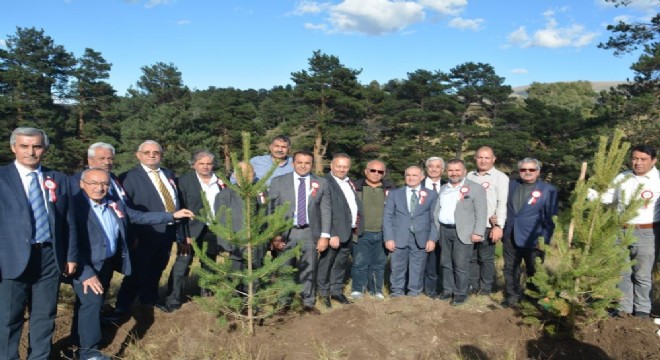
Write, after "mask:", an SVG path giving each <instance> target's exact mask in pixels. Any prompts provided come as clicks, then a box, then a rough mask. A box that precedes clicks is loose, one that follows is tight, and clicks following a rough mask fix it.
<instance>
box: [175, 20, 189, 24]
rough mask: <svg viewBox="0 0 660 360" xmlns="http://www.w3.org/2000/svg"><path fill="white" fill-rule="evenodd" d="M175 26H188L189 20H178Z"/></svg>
mask: <svg viewBox="0 0 660 360" xmlns="http://www.w3.org/2000/svg"><path fill="white" fill-rule="evenodd" d="M176 24H177V25H188V24H190V20H179V21H177V22H176Z"/></svg>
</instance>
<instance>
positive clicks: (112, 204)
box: [108, 202, 124, 219]
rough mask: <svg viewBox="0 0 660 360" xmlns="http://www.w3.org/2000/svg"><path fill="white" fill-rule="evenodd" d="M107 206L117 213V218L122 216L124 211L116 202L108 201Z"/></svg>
mask: <svg viewBox="0 0 660 360" xmlns="http://www.w3.org/2000/svg"><path fill="white" fill-rule="evenodd" d="M108 206H110V207H111V208H112V210H114V211H115V214H117V217H118V218H120V219H121V218H123V217H124V213H123V212H122V211H121V210H119V205H117V203H116V202H110V203H108Z"/></svg>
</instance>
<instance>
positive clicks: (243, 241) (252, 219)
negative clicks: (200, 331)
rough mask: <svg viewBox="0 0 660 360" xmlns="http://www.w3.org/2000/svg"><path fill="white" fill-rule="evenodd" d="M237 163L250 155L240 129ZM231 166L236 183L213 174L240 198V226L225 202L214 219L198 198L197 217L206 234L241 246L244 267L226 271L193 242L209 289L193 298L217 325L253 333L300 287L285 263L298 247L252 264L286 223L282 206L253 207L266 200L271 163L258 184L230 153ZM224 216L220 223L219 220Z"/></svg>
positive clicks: (202, 278) (228, 265)
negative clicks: (240, 153) (243, 327)
mask: <svg viewBox="0 0 660 360" xmlns="http://www.w3.org/2000/svg"><path fill="white" fill-rule="evenodd" d="M242 137H243V159H244V160H243V161H244V162H246V163H248V161H249V158H250V134H249V133H247V132H244V133H243V134H242ZM231 160H232V164H233V165H234V166H233V168H234V169H235V171H236V172H235V176H236V180H237V182H238V183H239V184H240V185H241V186H237V185H235V184H231V183H230V182H229V181H228V180H227V178H226V177H225V176H224V175H222V174H218V178H220V179H222V181H223V182H224V183H225V184H227V187H228V189H225V190H222V191H229V190H230V189H231V190H232V191H235V192H236V193H237V194H238V196H239V197H240V198H241V199H242V202H243V208H242V211H243V215H244V216H243V226H242V228H241V229H240V230H239V231H234V229H233V226H232V224H233V222H232V217H233V216H234V215H233V214H232V210H231V209H230V208H228V207H226V206H222V205H221V206H220V208H219V209H217V211H216V214H215V217H214V216H210V215H209V214H211V212H210V206H212V205H210V204H208V203H207V202H206V197H205V196H202V199H203V201H204V209H203V210H202V214H201V218H202V219H204V220H202V221H206V222H207V223H208V226H209V229H210V230H211V232H213V233H214V234H216V235H217V236H219V237H220V238H222V239H224V240H226V241H227V242H228V243H230V244H231V245H233V246H236V247H238V248H239V249H243V251H242V253H243V259H244V261H245V265H246V266H245V268H244V269H243V270H237V269H232V264H231V261H230V260H229V259H227V258H225V259H224V261H221V262H219V263H218V262H216V261H215V259H211V258H209V257H207V256H206V249H200V248H199V246H197V244H196V243H195V242H193V247H194V249H195V253H196V254H199V258H200V261H202V262H203V263H204V264H205V265H207V267H208V270H207V269H204V268H201V267H200V268H198V269H197V272H198V274H199V285H200V287H201V288H204V289H209V290H211V292H212V293H213V296H212V297H206V298H205V297H202V298H198V301H199V302H200V303H201V304H202V306H203V307H204V308H205V309H207V310H209V311H211V312H213V313H214V314H216V315H217V316H218V319H219V320H220V322H221V323H224V324H226V323H227V322H228V321H238V322H241V323H242V324H243V325H246V326H247V330H248V332H249V333H250V334H254V323H255V321H257V320H261V319H264V318H266V317H269V316H271V315H273V314H274V313H275V312H277V311H278V310H279V309H280V308H281V307H282V306H283V304H282V303H280V302H279V300H280V299H281V298H282V297H283V296H284V294H288V293H295V292H300V290H301V289H300V286H299V285H297V284H296V283H295V282H294V279H293V275H294V274H295V272H296V269H295V268H293V267H292V266H290V265H288V263H287V261H288V260H289V259H291V257H293V256H296V255H297V254H298V253H299V252H300V249H299V247H296V248H294V249H291V250H288V251H285V252H283V253H280V254H279V255H278V257H276V258H272V257H270V256H265V257H264V261H263V265H262V266H261V267H259V268H254V267H253V263H254V262H255V260H254V257H255V256H258V254H259V253H260V252H263V250H262V249H263V248H265V247H266V246H267V244H268V243H269V242H270V240H271V239H273V238H274V237H275V236H277V235H280V234H282V233H283V232H285V231H286V230H288V229H289V228H290V227H291V226H292V224H291V222H290V221H287V220H286V212H287V206H284V205H283V206H278V207H277V208H276V209H275V210H274V211H273V212H272V213H270V214H268V213H267V211H266V206H257V204H258V203H259V202H260V201H258V200H259V198H262V197H263V198H267V194H265V189H266V180H267V179H268V178H269V177H270V175H271V174H272V173H273V171H275V166H277V165H274V166H273V168H271V169H270V171H269V172H268V173H267V174H266V175H264V176H263V178H262V179H260V180H259V181H258V182H256V183H253V182H251V181H249V180H248V174H245V173H244V172H243V171H242V168H241V167H240V166H238V160H237V158H236V154H235V153H232V154H231ZM223 220H224V221H223Z"/></svg>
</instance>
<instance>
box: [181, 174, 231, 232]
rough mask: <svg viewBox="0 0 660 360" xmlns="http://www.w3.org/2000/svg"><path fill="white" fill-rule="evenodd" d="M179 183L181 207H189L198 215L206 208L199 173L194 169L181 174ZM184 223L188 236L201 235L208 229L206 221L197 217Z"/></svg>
mask: <svg viewBox="0 0 660 360" xmlns="http://www.w3.org/2000/svg"><path fill="white" fill-rule="evenodd" d="M178 185H179V197H180V202H181V208H183V209H188V210H190V211H192V212H193V213H195V214H196V215H198V214H199V211H200V210H202V209H203V208H204V202H203V200H202V186H201V185H200V184H199V178H198V177H197V173H195V172H194V171H193V172H189V173H187V174H185V175H183V176H181V177H180V178H179V182H178ZM214 186H218V187H219V188H220V192H222V191H225V190H223V189H222V188H221V187H220V185H217V183H216V185H214ZM209 206H211V207H212V206H213V204H209ZM183 224H184V232H185V233H186V236H190V237H192V238H194V239H197V238H198V237H200V236H201V235H202V233H203V232H204V230H205V229H206V223H204V222H202V221H199V220H196V219H195V220H184V221H183Z"/></svg>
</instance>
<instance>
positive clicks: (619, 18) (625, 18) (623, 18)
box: [613, 15, 631, 24]
mask: <svg viewBox="0 0 660 360" xmlns="http://www.w3.org/2000/svg"><path fill="white" fill-rule="evenodd" d="M630 20H631V17H630V16H628V15H619V16H616V17H615V18H614V20H613V21H614V24H618V23H619V22H620V21H622V22H625V23H627V22H629V21H630Z"/></svg>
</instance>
